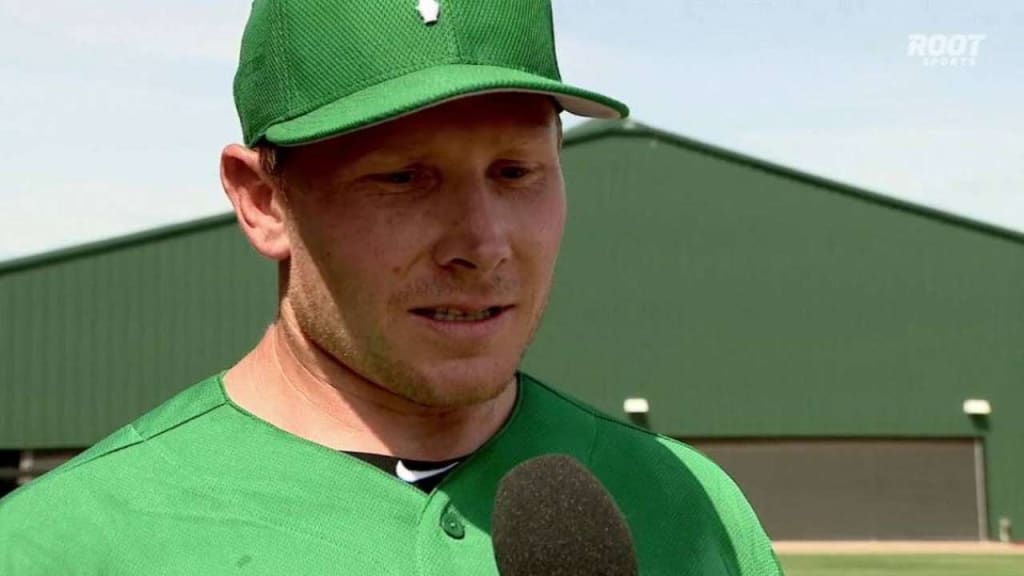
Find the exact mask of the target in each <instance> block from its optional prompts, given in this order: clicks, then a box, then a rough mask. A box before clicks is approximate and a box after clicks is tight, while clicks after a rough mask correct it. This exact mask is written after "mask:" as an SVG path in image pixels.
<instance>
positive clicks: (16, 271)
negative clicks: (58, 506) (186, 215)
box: [0, 217, 276, 449]
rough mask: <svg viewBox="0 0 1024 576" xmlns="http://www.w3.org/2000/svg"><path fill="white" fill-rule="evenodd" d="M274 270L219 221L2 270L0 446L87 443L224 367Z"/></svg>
mask: <svg viewBox="0 0 1024 576" xmlns="http://www.w3.org/2000/svg"><path fill="white" fill-rule="evenodd" d="M275 270H276V268H275V267H274V266H273V265H272V264H270V263H267V262H264V261H263V260H262V259H261V258H259V257H258V256H257V255H256V253H255V252H254V251H253V250H252V249H251V248H249V246H248V244H247V243H246V241H245V239H244V238H243V237H242V235H241V233H240V232H239V231H238V229H237V226H236V225H235V223H234V220H233V219H231V218H227V217H219V218H216V219H213V220H210V221H204V222H198V223H193V224H190V225H189V226H185V227H176V228H173V229H169V230H165V231H158V232H156V233H152V234H147V235H142V236H140V237H138V238H135V239H129V240H128V241H118V242H115V243H110V244H105V245H100V246H95V247H87V248H84V249H79V250H73V251H70V252H67V253H61V254H57V255H55V256H46V257H43V258H37V259H31V260H26V261H23V262H16V263H13V264H9V265H6V266H4V267H3V268H0V306H2V308H0V323H2V324H0V327H2V329H0V406H2V407H3V408H2V410H3V417H2V418H0V448H21V449H33V448H60V447H69V448H73V447H83V446H88V445H89V444H91V443H93V442H95V441H96V440H99V439H100V438H102V437H103V436H105V435H106V434H108V433H110V432H112V431H113V430H114V429H116V428H118V427H120V426H121V425H124V424H126V423H128V422H130V421H131V420H133V419H135V418H136V417H137V416H139V415H141V414H142V413H144V412H145V411H146V410H148V409H149V408H152V407H154V406H156V405H157V404H159V403H160V402H161V401H163V400H165V399H166V398H168V397H170V396H171V395H173V394H174V393H175V392H177V391H179V390H181V389H183V388H184V387H186V386H188V385H189V384H192V383H194V382H196V381H197V380H199V379H201V378H203V377H205V376H208V375H210V374H213V373H216V372H218V371H221V370H223V369H226V368H227V367H229V366H230V365H231V364H232V363H234V362H235V361H236V360H237V359H238V358H240V357H241V355H242V354H244V353H245V351H246V350H247V349H248V348H249V347H251V346H252V345H253V344H254V343H255V342H256V340H257V339H258V338H259V336H260V335H261V333H262V331H263V329H265V327H266V326H267V325H269V323H270V321H271V320H272V318H273V314H274V313H275V310H276V279H275V278H276V272H275Z"/></svg>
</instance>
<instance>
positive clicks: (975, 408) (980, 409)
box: [964, 398, 992, 416]
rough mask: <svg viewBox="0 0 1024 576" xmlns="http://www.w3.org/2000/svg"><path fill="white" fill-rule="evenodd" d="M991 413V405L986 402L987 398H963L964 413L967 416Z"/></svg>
mask: <svg viewBox="0 0 1024 576" xmlns="http://www.w3.org/2000/svg"><path fill="white" fill-rule="evenodd" d="M991 413H992V405H991V404H989V403H988V400H981V399H979V398H971V399H969V400H964V414H967V415H968V416H988V415H989V414H991Z"/></svg>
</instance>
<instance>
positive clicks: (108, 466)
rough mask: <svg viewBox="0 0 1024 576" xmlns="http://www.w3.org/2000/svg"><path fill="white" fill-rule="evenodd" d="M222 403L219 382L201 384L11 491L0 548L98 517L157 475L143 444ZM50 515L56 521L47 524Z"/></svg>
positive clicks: (2, 515)
mask: <svg viewBox="0 0 1024 576" xmlns="http://www.w3.org/2000/svg"><path fill="white" fill-rule="evenodd" d="M223 403H224V396H223V394H222V393H220V389H219V377H212V378H208V379H206V380H203V381H202V382H200V383H198V384H195V385H193V386H191V387H189V388H187V389H186V390H184V391H183V392H180V393H178V394H177V395H175V396H174V397H172V398H171V399H169V400H167V401H166V402H164V403H163V404H161V405H160V406H158V407H157V408H154V409H153V410H151V411H149V412H147V413H146V414H145V415H143V416H142V417H140V418H139V419H137V420H136V421H135V422H132V423H130V424H128V425H126V426H123V427H122V428H120V429H118V430H117V431H115V432H114V433H112V434H110V435H109V436H107V437H106V438H104V439H102V440H100V441H99V442H97V443H96V444H94V445H93V446H92V447H90V448H89V449H88V450H86V451H85V452H83V453H81V454H79V455H78V456H76V457H75V458H73V459H71V460H69V461H68V462H66V463H65V464H63V465H62V466H60V467H58V468H56V469H55V470H53V471H51V472H48V473H47V474H44V475H43V476H41V477H40V478H38V479H36V480H34V481H32V482H30V483H29V484H27V485H25V486H22V487H21V488H19V489H18V490H15V491H14V492H13V493H11V494H9V495H8V496H7V497H5V498H4V499H3V500H0V542H3V538H4V536H5V534H9V533H10V532H13V531H18V530H27V529H29V528H31V527H32V526H45V525H51V526H54V525H57V526H59V525H68V524H69V523H68V520H69V519H70V517H71V516H74V515H76V514H77V513H81V512H83V511H85V513H88V511H98V512H101V513H102V512H103V511H104V510H105V508H104V503H103V501H104V500H109V499H110V498H114V499H116V498H118V494H119V493H122V494H123V493H124V492H127V491H128V490H130V489H132V487H133V486H136V487H137V484H138V483H139V482H138V481H139V478H138V476H139V475H140V474H143V475H152V474H159V473H160V471H159V468H160V463H161V462H162V460H161V459H160V458H159V457H155V455H153V454H152V453H151V451H150V450H149V448H148V446H147V441H148V440H150V439H153V438H156V437H158V436H161V435H163V434H168V433H173V431H174V430H176V429H178V428H179V427H180V426H182V425H183V424H185V423H187V422H190V421H193V420H195V419H196V418H199V417H201V416H202V415H203V414H206V413H209V412H210V411H211V410H214V409H216V408H217V407H218V406H220V405H222V404H223ZM107 503H109V501H108V502H107ZM106 509H107V510H109V507H108V508H106ZM51 513H52V514H56V515H58V516H60V517H59V518H58V517H54V518H49V517H48V515H50V514H51ZM79 528H81V527H79Z"/></svg>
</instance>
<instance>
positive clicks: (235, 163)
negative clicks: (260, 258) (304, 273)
mask: <svg viewBox="0 0 1024 576" xmlns="http://www.w3.org/2000/svg"><path fill="white" fill-rule="evenodd" d="M220 181H221V184H222V185H223V186H224V192H225V193H226V194H227V195H228V198H229V199H230V200H231V204H232V206H234V207H235V215H236V216H237V217H238V224H239V225H240V226H241V227H242V231H243V232H245V235H246V236H247V237H248V238H249V242H250V243H251V244H252V245H253V247H254V248H256V251H257V252H259V253H260V254H262V255H264V256H266V257H267V258H270V259H272V260H277V261H281V260H284V259H285V258H288V256H289V255H290V254H291V243H290V241H289V238H288V229H287V212H286V210H285V206H284V198H283V196H282V195H283V191H282V190H281V189H280V188H279V187H278V186H275V185H274V182H273V178H271V176H270V175H269V174H266V173H265V172H264V170H263V168H262V166H260V157H259V152H257V151H256V150H252V149H249V148H246V147H244V146H241V145H239V144H231V145H230V146H228V147H227V148H225V149H224V151H223V152H221V155H220Z"/></svg>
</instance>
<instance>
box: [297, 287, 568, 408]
mask: <svg viewBox="0 0 1024 576" xmlns="http://www.w3.org/2000/svg"><path fill="white" fill-rule="evenodd" d="M293 287H294V288H296V289H300V290H302V288H300V287H299V286H298V285H295V284H293ZM309 288H312V291H311V292H310V291H304V294H303V295H299V294H294V295H293V298H290V299H289V300H290V301H291V307H292V310H293V312H294V314H295V320H296V322H297V324H298V326H297V327H298V329H299V330H300V331H301V332H302V334H303V336H305V338H306V339H307V340H309V341H310V342H312V343H313V344H314V345H315V346H317V347H318V348H319V349H320V351H321V352H323V353H325V354H327V355H328V356H330V357H331V358H332V359H333V360H334V361H335V362H336V363H338V364H339V366H340V367H341V368H342V369H343V370H345V371H348V372H351V373H353V374H355V375H356V376H357V377H359V378H361V379H363V380H365V381H367V382H370V383H371V384H373V385H375V386H377V387H379V388H382V389H384V390H387V391H388V392H390V393H392V394H395V395H397V396H400V397H402V398H404V399H405V400H407V401H409V402H411V403H413V404H415V405H418V406H422V407H425V408H433V409H440V410H448V409H451V410H455V409H459V408H466V407H470V406H475V405H479V404H482V403H486V402H489V401H491V400H494V399H495V398H497V397H499V396H501V394H502V393H503V392H505V391H506V390H507V389H508V387H509V386H510V385H512V384H513V383H515V381H516V378H515V375H516V371H517V369H518V367H519V364H520V363H521V362H522V359H523V357H524V356H525V355H526V352H527V350H528V349H529V346H530V344H531V343H532V342H533V340H534V338H535V336H536V334H537V331H538V329H539V328H540V323H541V320H542V318H543V316H544V312H545V311H546V310H547V306H548V300H549V297H550V292H551V290H550V289H551V285H550V282H549V284H548V286H547V289H546V290H545V291H544V292H543V295H542V300H541V303H540V306H539V307H538V308H537V309H536V310H535V311H534V312H533V314H532V316H531V318H530V320H529V329H528V333H527V338H526V340H525V341H524V342H523V344H522V345H521V347H520V349H519V350H518V351H517V352H516V355H515V360H514V361H513V362H512V363H511V366H507V367H505V366H502V364H504V363H505V360H504V359H503V358H501V357H498V358H494V359H493V360H492V361H491V362H490V365H489V366H484V367H482V368H481V367H477V369H476V370H475V371H476V372H477V374H478V376H477V377H475V378H474V377H472V376H473V375H472V374H469V375H467V374H461V375H457V377H456V378H457V379H459V380H464V382H463V383H462V384H460V385H457V386H446V385H445V384H446V383H445V382H438V381H436V377H435V378H432V377H431V376H430V375H428V374H426V373H425V371H424V370H421V369H417V367H416V366H414V365H413V364H412V363H410V362H408V361H405V360H403V354H402V351H401V350H400V349H398V347H397V346H396V345H395V344H394V342H392V341H391V340H389V339H388V338H386V337H385V336H384V335H383V334H382V333H380V332H377V333H375V334H373V335H372V336H371V337H369V338H368V339H366V341H365V342H364V343H363V344H362V346H360V345H358V343H357V338H356V337H355V336H354V335H353V334H352V333H351V332H350V330H349V328H348V325H347V324H346V322H345V321H344V318H343V315H342V313H341V311H340V310H339V309H338V307H337V306H336V305H335V301H334V299H333V298H332V297H331V296H330V294H329V291H328V290H326V288H325V287H324V286H323V285H320V286H319V287H309ZM307 290H308V288H307ZM303 296H305V297H303ZM318 303H320V304H318ZM442 377H443V376H442ZM467 380H470V381H468V382H466V381H467Z"/></svg>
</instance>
